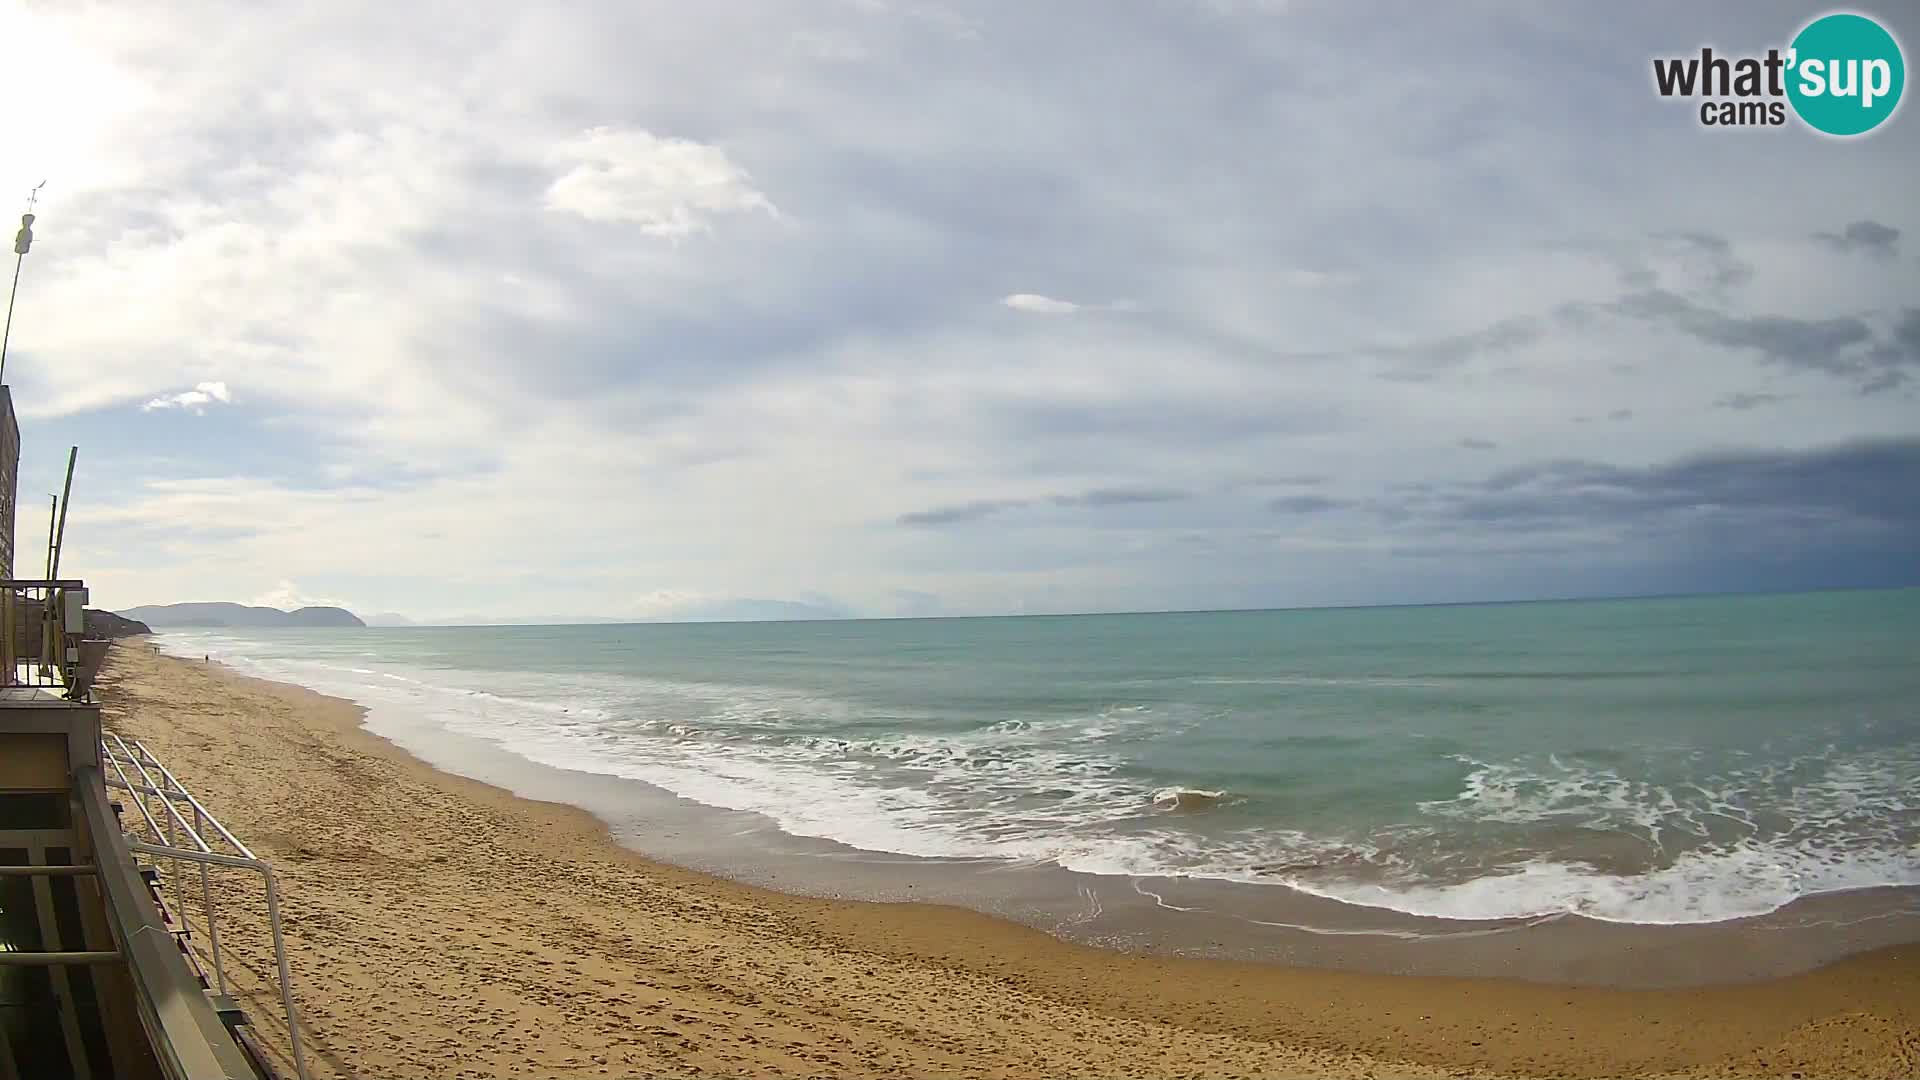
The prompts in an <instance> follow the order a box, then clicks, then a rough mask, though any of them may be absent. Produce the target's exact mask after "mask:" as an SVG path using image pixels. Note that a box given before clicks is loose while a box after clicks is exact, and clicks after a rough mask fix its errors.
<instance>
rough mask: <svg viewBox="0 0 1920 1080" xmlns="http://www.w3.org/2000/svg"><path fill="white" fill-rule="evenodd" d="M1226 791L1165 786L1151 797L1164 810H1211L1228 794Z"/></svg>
mask: <svg viewBox="0 0 1920 1080" xmlns="http://www.w3.org/2000/svg"><path fill="white" fill-rule="evenodd" d="M1226 794H1227V793H1226V792H1224V791H1208V790H1206V789H1204V788H1183V787H1164V788H1161V789H1160V790H1158V791H1156V792H1154V793H1153V795H1152V796H1151V797H1150V798H1151V799H1152V801H1153V805H1155V806H1157V807H1159V808H1160V809H1162V810H1210V809H1212V808H1213V807H1214V806H1216V805H1218V804H1219V802H1220V800H1221V799H1222V798H1224V797H1225V796H1226Z"/></svg>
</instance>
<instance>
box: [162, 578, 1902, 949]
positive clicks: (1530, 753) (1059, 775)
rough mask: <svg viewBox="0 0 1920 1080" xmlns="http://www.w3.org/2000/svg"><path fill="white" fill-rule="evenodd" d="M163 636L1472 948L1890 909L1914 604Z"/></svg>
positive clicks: (1038, 857) (1852, 596) (887, 813)
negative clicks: (1329, 903) (1844, 907)
mask: <svg viewBox="0 0 1920 1080" xmlns="http://www.w3.org/2000/svg"><path fill="white" fill-rule="evenodd" d="M163 640H164V641H165V642H166V643H167V644H168V647H169V648H170V649H172V650H173V651H178V652H181V653H185V654H191V655H195V656H198V655H199V654H201V653H211V654H213V656H214V657H215V658H216V659H219V660H223V661H226V662H228V663H231V664H233V665H235V666H237V667H239V668H241V669H242V670H246V671H249V672H252V673H256V674H260V675H264V676H267V677H271V678H280V679H285V680H288V681H292V682H298V683H302V684H304V685H308V686H311V687H314V688H315V689H318V690H321V691H323V692H327V693H332V694H338V695H341V696H345V697H350V698H353V699H355V700H358V701H360V702H362V703H363V704H366V705H369V706H370V707H372V708H373V709H374V710H375V711H376V715H378V713H379V711H380V710H389V709H390V710H401V711H404V712H406V713H407V714H408V715H410V716H411V717H413V718H415V719H417V720H419V721H423V722H427V723H431V724H438V725H442V726H444V727H445V728H447V729H448V730H450V731H454V732H458V733H460V734H463V735H467V736H471V737H477V738H481V739H485V740H488V741H490V742H493V743H496V744H498V745H499V746H500V747H501V748H502V749H504V750H506V751H508V752H510V753H512V754H515V755H519V756H521V757H524V758H527V759H529V760H532V761H536V762H540V763H542V764H545V765H550V766H555V767H559V768H565V769H574V770H584V771H588V772H597V773H605V774H609V775H614V776H620V777H625V778H629V779H632V780H638V781H643V782H645V783H648V784H651V785H655V786H657V787H660V788H664V789H667V790H669V791H672V792H674V793H676V794H679V795H682V796H684V797H687V798H690V799H693V800H696V801H699V802H703V803H707V804H710V805H714V806H720V807H727V808H731V809H737V810H748V811H753V812H757V813H759V814H762V815H764V816H765V817H766V818H768V819H769V820H771V821H772V822H773V823H775V824H776V825H777V826H778V827H779V828H781V829H783V830H785V831H787V832H790V833H793V834H796V835H801V836H809V837H820V838H825V839H829V840H834V841H838V842H840V843H844V844H847V845H851V846H854V847H857V848H864V849H868V850H874V851H885V852H897V853H903V854H911V855H928V856H955V855H958V856H975V857H988V858H1000V859H1006V860H1011V861H1018V862H1031V863H1057V864H1059V865H1061V866H1065V867H1068V868H1070V869H1076V870H1081V871H1087V872H1093V873H1105V874H1127V875H1143V874H1152V875H1173V874H1186V875H1192V876H1196V877H1217V878H1222V879H1228V880H1236V881H1246V882H1258V883H1263V884H1270V885H1272V886H1274V887H1276V888H1291V889H1297V890H1301V891H1304V892H1308V893H1312V894H1315V895H1320V896H1325V897H1331V898H1335V899H1339V900H1343V901H1347V902H1350V903H1354V904H1360V905H1368V906H1373V907H1380V908H1391V909H1394V910H1398V911H1404V912H1410V913H1414V914H1421V915H1432V916H1439V917H1445V918H1472V919H1493V918H1508V917H1521V916H1531V915H1544V914H1552V913H1561V912H1576V913H1580V914H1584V915H1587V916H1590V917H1593V918H1598V919H1605V920H1612V921H1619V922H1640V923H1684V922H1711V921H1718V920H1723V919H1729V918H1736V917H1740V916H1743V915H1752V914H1758V913H1762V912H1766V911H1771V910H1774V909H1776V908H1778V907H1780V906H1782V905H1784V904H1786V903H1788V902H1791V901H1792V900H1794V899H1795V898H1797V897H1800V896H1805V895H1811V894H1814V893H1822V892H1834V891H1840V890H1847V889H1855V888H1863V887H1870V886H1876V885H1920V590H1904V591H1892V592H1848V593H1812V594H1800V595H1788V596H1742V597H1712V598H1676V599H1653V600H1622V601H1590V602H1577V603H1540V604H1509V605H1487V606H1460V607H1430V608H1372V609H1347V610H1314V611H1269V612H1221V613H1203V614H1155V615H1111V616H1110V615H1100V616H1073V617H1020V618H996V619H949V620H913V621H863V622H818V623H734V624H704V625H631V626H563V627H448V628H425V627H423V628H410V629H395V630H364V631H350V630H347V631H342V630H308V631H228V630H193V631H185V630H182V631H173V632H168V633H166V634H165V635H164V638H163Z"/></svg>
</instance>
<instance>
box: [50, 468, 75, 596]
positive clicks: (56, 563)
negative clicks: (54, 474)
mask: <svg viewBox="0 0 1920 1080" xmlns="http://www.w3.org/2000/svg"><path fill="white" fill-rule="evenodd" d="M79 457H80V448H79V447H77V446H76V447H74V448H73V449H71V450H69V451H67V486H66V487H64V488H62V489H60V527H59V531H58V532H57V533H56V534H55V535H54V540H53V566H52V567H50V568H49V570H48V573H47V580H48V581H58V580H60V549H61V548H63V547H65V546H67V504H68V503H71V502H72V501H73V463H74V461H75V460H77V459H78V458H79Z"/></svg>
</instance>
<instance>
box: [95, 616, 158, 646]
mask: <svg viewBox="0 0 1920 1080" xmlns="http://www.w3.org/2000/svg"><path fill="white" fill-rule="evenodd" d="M86 620H87V636H88V637H90V638H96V639H102V640H106V641H111V640H113V639H114V638H123V637H135V636H137V635H140V634H151V633H153V631H152V630H151V629H149V628H148V627H147V624H146V623H143V622H140V621H138V620H136V619H127V618H122V617H121V616H119V615H115V614H114V613H113V612H111V611H95V610H94V609H92V608H88V609H87V613H86Z"/></svg>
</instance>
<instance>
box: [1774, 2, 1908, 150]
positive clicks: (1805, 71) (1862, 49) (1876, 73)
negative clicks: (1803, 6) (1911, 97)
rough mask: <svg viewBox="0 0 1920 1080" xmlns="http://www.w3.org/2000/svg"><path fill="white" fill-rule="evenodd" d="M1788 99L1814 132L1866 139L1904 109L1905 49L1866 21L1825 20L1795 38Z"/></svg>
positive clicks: (1843, 16)
mask: <svg viewBox="0 0 1920 1080" xmlns="http://www.w3.org/2000/svg"><path fill="white" fill-rule="evenodd" d="M1787 64H1788V71H1789V74H1788V82H1787V99H1788V100H1789V101H1791V102H1792V103H1793V111H1794V112H1796V113H1798V114H1800V119H1802V120H1804V121H1806V123H1807V126H1809V127H1811V128H1813V129H1814V130H1815V131H1820V132H1824V133H1826V134H1828V135H1839V136H1843V137H1844V136H1848V135H1864V134H1866V133H1867V132H1869V131H1872V130H1873V129H1874V128H1877V127H1879V126H1880V125H1881V124H1883V123H1885V122H1886V120H1887V118H1888V117H1890V116H1892V115H1893V111H1894V110H1895V109H1896V108H1899V106H1900V91H1901V90H1903V89H1905V87H1906V85H1907V65H1906V61H1905V59H1904V58H1903V57H1902V56H1901V55H1900V43H1899V42H1897V41H1895V40H1893V35H1892V34H1889V33H1887V31H1886V28H1885V27H1882V26H1881V25H1880V24H1879V23H1877V22H1874V21H1873V20H1872V19H1869V18H1867V17H1866V16H1865V15H1855V14H1852V13H1851V12H1841V13H1838V14H1834V15H1822V16H1821V17H1820V18H1818V19H1815V20H1813V21H1812V22H1810V23H1808V24H1807V25H1806V28H1805V29H1803V30H1801V31H1800V33H1799V34H1797V35H1795V36H1794V39H1793V44H1792V45H1791V46H1790V48H1789V51H1788V53H1787Z"/></svg>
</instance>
